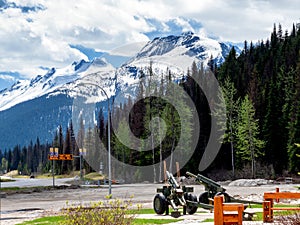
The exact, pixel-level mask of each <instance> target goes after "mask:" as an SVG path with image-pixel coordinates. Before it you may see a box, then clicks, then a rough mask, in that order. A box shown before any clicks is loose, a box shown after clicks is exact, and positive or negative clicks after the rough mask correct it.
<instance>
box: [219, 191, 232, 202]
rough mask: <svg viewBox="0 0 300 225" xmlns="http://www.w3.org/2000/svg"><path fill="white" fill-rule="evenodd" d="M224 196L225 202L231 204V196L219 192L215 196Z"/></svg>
mask: <svg viewBox="0 0 300 225" xmlns="http://www.w3.org/2000/svg"><path fill="white" fill-rule="evenodd" d="M219 195H224V202H231V199H230V196H229V194H227V193H226V192H218V193H217V194H216V195H215V196H219Z"/></svg>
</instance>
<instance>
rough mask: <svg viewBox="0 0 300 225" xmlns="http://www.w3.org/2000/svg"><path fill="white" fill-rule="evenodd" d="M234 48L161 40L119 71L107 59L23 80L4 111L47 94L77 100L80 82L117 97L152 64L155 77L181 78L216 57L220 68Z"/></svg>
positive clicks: (2, 105)
mask: <svg viewBox="0 0 300 225" xmlns="http://www.w3.org/2000/svg"><path fill="white" fill-rule="evenodd" d="M231 47H232V45H228V44H226V43H220V42H218V41H217V40H214V39H210V38H208V37H204V36H201V37H199V36H197V35H195V34H194V33H192V32H186V33H183V34H181V35H178V36H174V35H170V36H167V37H157V38H154V39H153V40H152V41H150V42H148V43H147V44H146V45H145V46H144V47H143V48H142V49H141V50H140V51H139V52H138V53H137V54H136V56H135V57H133V58H132V59H131V60H129V61H128V62H127V63H125V64H123V65H122V66H121V67H120V68H118V69H117V70H116V69H115V68H114V67H113V66H112V65H111V64H109V63H107V62H106V60H105V59H104V58H101V59H100V58H95V59H94V60H92V61H85V60H81V61H80V62H74V63H73V64H71V65H69V66H67V67H65V68H61V69H55V68H52V69H50V70H49V71H48V72H47V73H46V74H45V75H43V76H42V75H38V76H37V77H35V78H34V79H32V80H31V81H29V80H24V81H19V82H17V83H15V84H14V85H13V86H12V87H11V88H10V89H5V90H3V91H1V92H0V111H2V110H6V109H9V108H10V107H12V106H15V105H17V104H19V103H22V102H25V101H28V100H32V99H35V98H38V97H40V96H43V95H47V94H48V95H52V96H53V95H58V94H60V93H67V94H68V95H69V96H70V97H74V96H76V95H78V93H77V94H76V91H75V90H74V85H75V84H77V83H78V82H90V83H95V84H97V83H98V85H99V84H100V86H101V87H104V88H105V91H106V92H108V93H109V96H112V95H115V94H116V87H117V88H119V89H122V88H127V87H128V86H130V85H133V84H135V83H137V82H138V78H139V72H140V71H141V70H144V71H145V70H146V69H147V68H148V67H149V65H150V63H151V65H152V67H153V71H154V73H155V74H163V73H165V72H166V71H167V69H170V70H171V71H172V72H173V73H174V74H175V75H177V76H178V77H179V76H180V77H181V76H182V74H184V73H185V72H186V71H187V69H188V68H190V67H191V65H192V63H193V62H196V64H197V65H199V66H200V64H203V65H204V67H205V66H207V65H208V62H209V60H210V59H211V58H212V59H213V60H214V62H215V63H217V64H218V65H220V64H221V63H222V62H223V61H224V60H225V56H226V55H227V54H228V53H229V51H230V48H231ZM237 52H238V51H237ZM88 74H94V77H93V78H91V77H86V76H87V75H88ZM91 79H92V80H91ZM158 79H160V77H158ZM75 81H76V82H77V83H76V82H75ZM74 82H75V83H74Z"/></svg>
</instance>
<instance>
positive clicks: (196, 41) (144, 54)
mask: <svg viewBox="0 0 300 225" xmlns="http://www.w3.org/2000/svg"><path fill="white" fill-rule="evenodd" d="M229 51H230V46H228V45H226V44H225V43H220V42H218V41H217V40H214V39H210V38H207V37H199V36H197V35H195V34H193V33H192V32H186V33H183V34H182V35H180V36H173V35H171V36H167V37H158V38H155V39H153V40H152V41H151V42H149V43H148V44H147V45H146V46H145V47H144V48H143V49H142V50H141V51H140V52H139V53H138V54H137V55H136V57H135V58H133V59H132V60H131V61H129V63H128V64H133V65H136V66H142V65H143V64H145V63H146V64H148V65H149V61H152V62H159V63H160V64H165V65H167V66H171V67H172V65H173V66H176V67H179V68H181V69H183V70H187V68H189V67H190V66H191V61H195V62H196V63H197V64H198V65H199V64H200V63H203V64H204V66H205V65H207V64H208V61H209V60H210V59H211V57H212V58H213V59H214V61H215V62H216V63H217V64H218V65H220V64H221V63H222V62H224V60H225V56H226V55H227V54H228V53H229Z"/></svg>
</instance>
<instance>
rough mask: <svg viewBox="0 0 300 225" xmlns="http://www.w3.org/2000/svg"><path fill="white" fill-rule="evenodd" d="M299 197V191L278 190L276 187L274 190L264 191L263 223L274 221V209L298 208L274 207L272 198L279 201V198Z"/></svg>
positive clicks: (292, 208) (291, 208) (294, 208)
mask: <svg viewBox="0 0 300 225" xmlns="http://www.w3.org/2000/svg"><path fill="white" fill-rule="evenodd" d="M298 198H300V193H299V192H279V189H278V188H276V192H275V193H274V192H266V193H264V201H263V221H264V223H271V222H273V221H274V212H273V211H274V210H300V208H297V207H289V208H287V207H281V208H280V207H275V206H274V200H275V201H276V202H279V199H298Z"/></svg>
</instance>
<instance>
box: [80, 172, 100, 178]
mask: <svg viewBox="0 0 300 225" xmlns="http://www.w3.org/2000/svg"><path fill="white" fill-rule="evenodd" d="M84 179H87V180H102V179H104V176H103V175H101V174H99V173H97V172H94V173H89V174H87V175H85V176H84Z"/></svg>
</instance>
